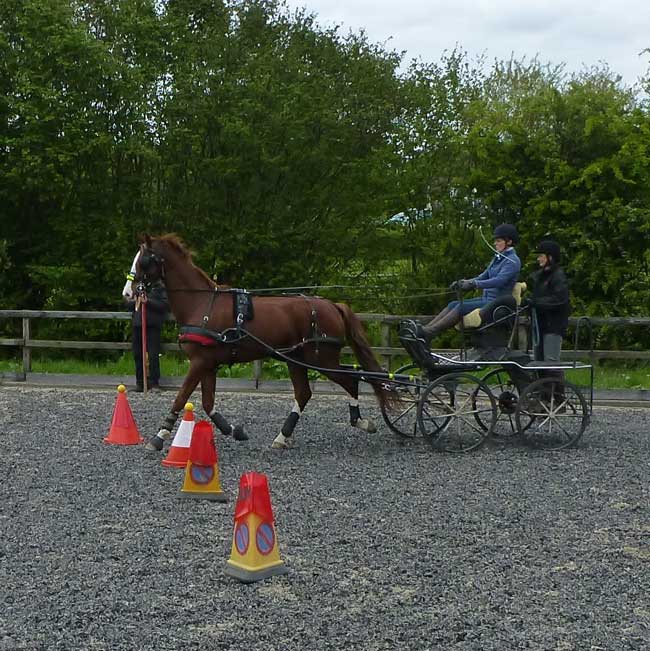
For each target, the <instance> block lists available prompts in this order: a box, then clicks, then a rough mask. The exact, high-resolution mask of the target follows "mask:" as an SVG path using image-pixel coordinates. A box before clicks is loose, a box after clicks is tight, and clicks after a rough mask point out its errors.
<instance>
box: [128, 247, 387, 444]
mask: <svg viewBox="0 0 650 651" xmlns="http://www.w3.org/2000/svg"><path fill="white" fill-rule="evenodd" d="M138 280H140V281H145V282H156V281H158V280H162V281H163V282H164V284H165V286H166V288H167V293H168V297H169V304H170V307H171V311H172V313H173V315H174V317H175V319H176V322H177V323H178V324H179V326H180V330H181V334H180V335H179V341H180V346H181V348H182V349H183V351H184V352H185V354H186V355H187V356H188V358H189V360H190V368H189V371H188V373H187V376H186V377H185V379H184V381H183V385H182V386H181V388H180V390H179V392H178V394H177V395H176V399H175V400H174V404H173V405H172V408H171V412H170V413H169V415H168V416H167V417H166V418H165V420H164V422H163V424H162V425H161V427H160V430H159V431H158V433H157V434H156V435H155V436H153V437H151V439H149V441H148V443H147V448H148V449H152V450H158V451H160V450H162V448H163V441H164V440H165V439H167V438H169V437H170V436H171V431H172V429H173V427H174V425H175V423H176V421H177V419H178V416H179V414H180V412H181V409H182V408H183V406H184V405H185V403H186V402H187V400H188V398H189V397H190V395H191V394H192V392H193V391H194V389H195V388H196V387H197V385H198V384H199V382H200V383H201V399H202V405H203V409H204V410H205V413H206V414H208V415H209V417H210V419H211V420H212V422H213V423H214V424H215V425H216V427H217V428H218V429H219V430H220V431H221V432H222V434H224V435H227V436H230V435H232V436H233V437H234V438H235V439H237V440H246V439H247V438H248V437H247V436H246V434H245V433H244V429H243V427H241V426H239V425H238V426H234V425H231V424H230V423H229V422H228V420H226V418H224V416H223V415H222V414H220V413H219V412H218V411H216V409H215V408H214V395H215V388H216V374H217V369H218V367H219V366H221V365H223V364H232V363H235V362H250V361H253V360H256V359H262V358H264V357H276V358H280V359H284V361H287V366H288V369H289V376H290V378H291V382H292V384H293V391H294V397H295V401H294V405H293V409H292V410H291V412H290V413H289V416H288V417H287V419H286V421H285V422H284V424H283V426H282V428H281V430H280V433H279V434H278V435H277V436H276V438H275V439H274V441H273V445H272V447H274V448H287V447H290V445H291V444H292V442H293V440H294V439H293V436H292V435H293V430H294V428H295V426H296V423H297V422H298V419H299V417H300V415H301V414H302V412H303V411H304V409H305V406H306V405H307V403H308V402H309V399H310V398H311V395H312V392H311V389H310V387H309V379H308V376H307V371H308V370H309V367H316V368H317V370H319V372H321V373H322V374H323V375H325V376H326V377H328V378H329V379H330V380H332V381H333V382H336V383H337V384H339V385H340V386H341V387H343V388H344V389H345V390H346V391H347V393H348V394H349V396H350V400H349V409H350V422H351V424H352V425H353V426H355V427H358V428H360V429H363V430H364V431H367V432H374V431H376V428H375V426H374V424H373V423H372V421H370V420H368V419H365V418H361V414H360V411H359V402H358V397H359V376H358V374H355V373H350V372H349V371H348V372H346V371H345V370H344V369H342V367H341V365H340V355H341V348H342V347H343V345H344V342H345V341H346V340H347V341H348V342H349V344H350V346H351V347H352V350H353V351H354V353H355V355H356V357H357V360H358V361H359V363H360V364H361V367H362V368H363V369H365V370H366V371H370V372H371V373H370V375H372V372H375V373H379V374H381V373H382V369H381V367H380V366H379V364H378V362H377V360H376V359H375V357H374V355H373V353H372V350H371V348H370V344H369V343H368V339H367V338H366V335H365V332H364V330H363V326H362V324H361V322H360V320H359V318H358V317H357V316H356V314H354V312H352V310H351V309H350V308H349V307H348V306H347V305H344V304H342V303H332V302H331V301H328V300H326V299H323V298H316V297H309V296H296V295H293V296H251V295H248V294H246V293H242V292H241V290H232V289H229V288H228V289H225V288H223V287H219V286H217V285H216V284H215V283H214V282H213V281H212V280H211V279H210V278H209V277H208V275H207V274H206V273H205V272H204V271H202V270H201V269H199V268H198V267H197V266H195V265H194V263H193V262H192V257H191V254H190V252H189V250H188V249H187V248H186V247H185V245H184V244H183V243H182V242H181V240H180V239H179V238H178V237H177V236H176V235H173V234H166V235H161V236H157V237H152V236H149V235H146V236H145V237H144V240H143V244H142V246H141V249H140V256H139V259H138V263H137V266H136V281H138ZM251 305H252V309H251ZM278 353H279V354H278ZM369 381H370V383H371V385H372V387H373V389H374V392H375V394H376V396H377V398H378V400H379V402H380V404H381V405H382V406H390V404H391V403H392V402H393V401H394V399H395V393H394V392H391V390H390V388H389V387H388V386H387V385H386V384H385V383H384V382H382V381H381V375H379V376H378V377H375V378H374V379H370V380H369Z"/></svg>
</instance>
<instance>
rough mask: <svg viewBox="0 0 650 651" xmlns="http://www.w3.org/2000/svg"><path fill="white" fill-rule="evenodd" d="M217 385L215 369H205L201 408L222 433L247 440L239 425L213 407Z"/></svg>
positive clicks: (202, 381)
mask: <svg viewBox="0 0 650 651" xmlns="http://www.w3.org/2000/svg"><path fill="white" fill-rule="evenodd" d="M216 386H217V370H216V369H214V370H210V371H206V372H205V374H204V375H203V378H202V379H201V403H202V404H203V410H204V411H205V413H206V414H208V416H209V417H210V420H211V421H212V422H213V423H214V424H215V426H216V427H217V429H218V430H219V431H220V432H221V433H222V434H223V435H224V436H230V435H231V434H232V437H233V438H234V439H235V440H236V441H247V440H248V436H247V435H246V432H244V428H243V427H242V426H241V425H231V424H230V423H229V422H228V421H227V420H226V419H225V418H224V417H223V416H222V415H221V414H220V413H219V412H218V411H217V410H216V409H215V408H214V394H215V390H216Z"/></svg>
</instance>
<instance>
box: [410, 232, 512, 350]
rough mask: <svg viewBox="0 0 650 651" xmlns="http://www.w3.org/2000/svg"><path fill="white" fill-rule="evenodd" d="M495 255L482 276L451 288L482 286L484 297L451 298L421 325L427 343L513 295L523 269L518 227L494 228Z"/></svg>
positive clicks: (482, 295) (457, 283)
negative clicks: (471, 314) (518, 247)
mask: <svg viewBox="0 0 650 651" xmlns="http://www.w3.org/2000/svg"><path fill="white" fill-rule="evenodd" d="M493 236H494V248H495V251H496V253H495V255H494V258H492V261H491V262H490V264H489V265H488V266H487V268H486V269H485V270H484V271H483V272H482V273H480V274H479V275H478V276H476V277H474V278H470V279H464V280H459V281H457V282H455V283H453V284H452V286H451V289H460V290H461V291H469V290H471V289H482V290H483V293H482V294H481V296H480V297H477V298H472V299H468V300H464V301H463V302H462V304H461V303H460V301H451V302H450V303H449V304H448V305H447V306H446V307H445V308H444V309H443V310H442V311H441V312H440V313H439V314H438V315H437V316H435V317H434V318H433V319H432V320H431V321H430V322H429V323H427V324H426V325H424V326H423V325H419V326H418V330H417V335H418V338H420V339H422V340H423V341H424V342H425V343H426V344H427V346H428V345H430V343H431V340H432V339H433V338H434V337H436V336H437V335H439V334H440V333H441V332H443V331H445V330H447V329H449V328H451V327H453V326H455V325H456V324H457V323H458V322H459V321H460V320H461V318H462V317H463V316H465V315H466V314H469V313H470V312H473V311H474V310H476V309H477V308H482V307H485V306H486V305H488V304H489V303H491V302H492V301H494V300H496V299H498V298H501V297H502V296H511V295H512V290H513V289H514V286H515V283H516V282H517V278H518V276H519V271H520V269H521V261H520V260H519V256H518V255H517V252H516V251H515V248H514V245H515V244H517V242H518V241H519V235H518V233H517V229H516V228H515V227H514V226H513V225H512V224H500V225H499V226H497V227H496V228H495V229H494V234H493Z"/></svg>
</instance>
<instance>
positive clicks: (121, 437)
mask: <svg viewBox="0 0 650 651" xmlns="http://www.w3.org/2000/svg"><path fill="white" fill-rule="evenodd" d="M143 440H144V439H143V438H142V437H141V436H140V432H139V431H138V426H137V425H136V424H135V418H133V412H132V411H131V407H130V405H129V401H128V400H127V397H126V387H125V386H124V385H123V384H120V386H118V387H117V398H116V399H115V409H114V410H113V420H112V421H111V429H110V431H109V432H108V436H107V437H106V438H105V439H104V443H111V444H112V445H137V444H138V443H142V441H143Z"/></svg>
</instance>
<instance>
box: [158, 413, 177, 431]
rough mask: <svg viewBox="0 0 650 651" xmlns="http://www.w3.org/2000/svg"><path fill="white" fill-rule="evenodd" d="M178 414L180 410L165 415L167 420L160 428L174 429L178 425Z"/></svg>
mask: <svg viewBox="0 0 650 651" xmlns="http://www.w3.org/2000/svg"><path fill="white" fill-rule="evenodd" d="M178 414H179V412H177V411H170V412H169V415H168V416H166V417H165V420H164V421H163V424H162V426H161V428H160V429H168V430H169V431H170V432H171V431H172V429H174V425H176V421H177V420H178Z"/></svg>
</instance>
